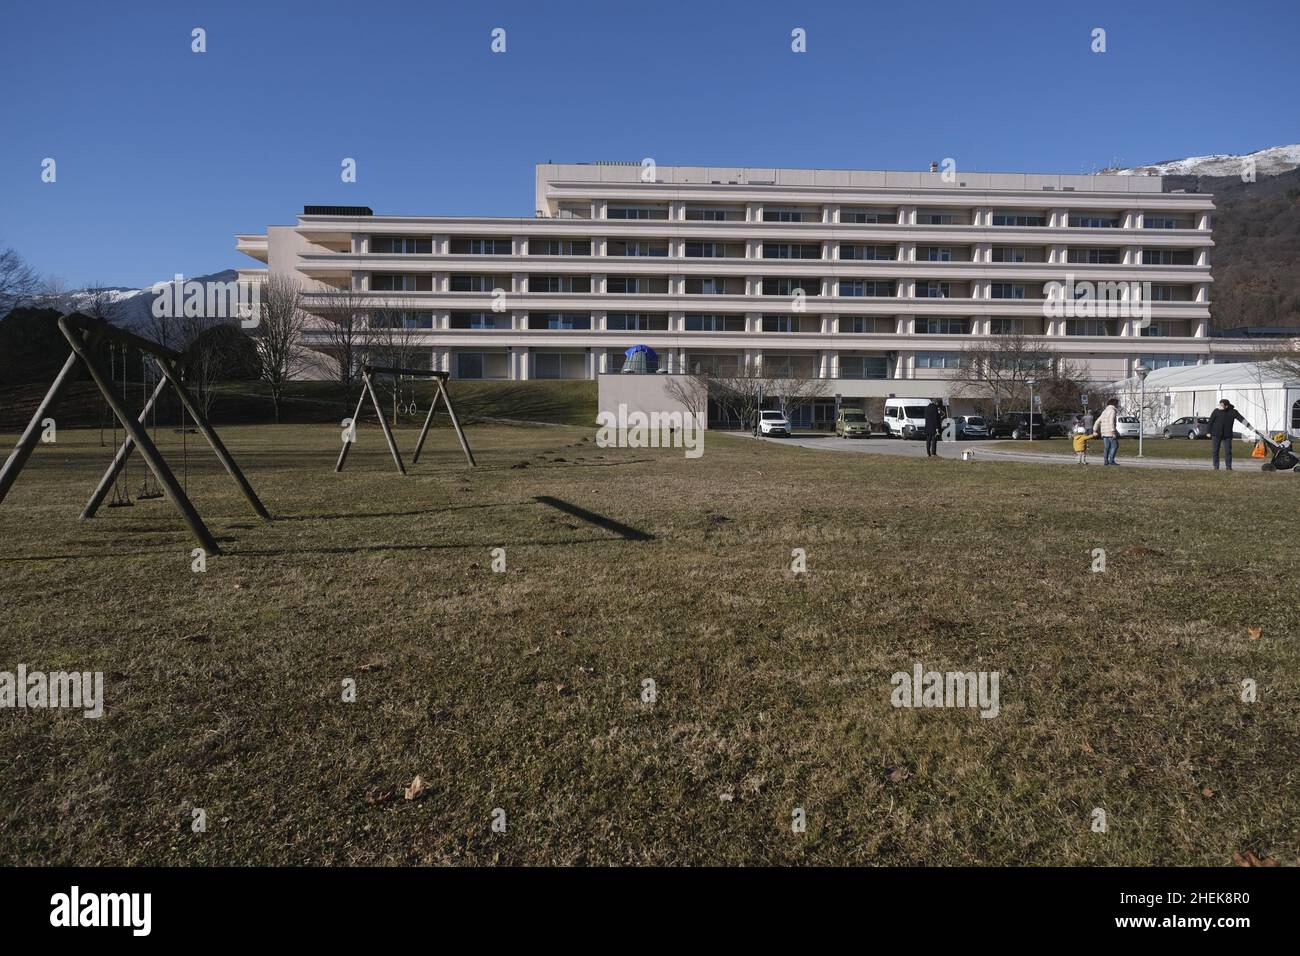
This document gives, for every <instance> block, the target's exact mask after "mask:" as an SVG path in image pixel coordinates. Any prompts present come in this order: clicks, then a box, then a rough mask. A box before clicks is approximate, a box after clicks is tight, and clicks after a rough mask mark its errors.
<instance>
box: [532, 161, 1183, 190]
mask: <svg viewBox="0 0 1300 956" xmlns="http://www.w3.org/2000/svg"><path fill="white" fill-rule="evenodd" d="M642 170H643V165H642V163H641V162H620V163H538V164H537V178H538V180H539V181H540V182H554V183H610V184H614V183H628V184H634V183H642V182H645V183H647V184H649V183H650V182H651V181H650V180H643V179H642ZM653 182H654V183H658V184H661V185H688V184H698V185H716V186H814V187H824V188H830V189H834V188H845V189H873V188H874V189H889V188H903V189H961V188H966V189H974V190H981V189H987V190H1002V189H1006V190H1022V189H1023V190H1032V191H1042V192H1052V191H1062V192H1114V193H1159V192H1163V187H1164V180H1163V179H1162V178H1161V177H1160V176H1102V175H1096V176H1081V175H1071V174H1067V173H994V172H967V171H964V170H962V169H961V168H960V167H957V168H956V169H955V170H953V172H952V173H951V174H950V175H947V176H946V175H945V173H944V172H942V170H941V171H940V172H934V173H932V172H929V171H928V168H927V169H926V170H925V171H908V170H870V169H816V168H809V169H794V168H782V167H773V166H659V165H656V166H655V167H654V179H653Z"/></svg>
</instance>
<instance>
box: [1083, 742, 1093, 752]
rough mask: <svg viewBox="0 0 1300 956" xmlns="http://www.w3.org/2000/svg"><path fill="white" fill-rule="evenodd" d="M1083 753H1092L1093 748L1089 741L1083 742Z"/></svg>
mask: <svg viewBox="0 0 1300 956" xmlns="http://www.w3.org/2000/svg"><path fill="white" fill-rule="evenodd" d="M1083 752H1084V753H1086V754H1090V753H1092V748H1091V747H1090V746H1088V741H1086V740H1085V741H1084V742H1083Z"/></svg>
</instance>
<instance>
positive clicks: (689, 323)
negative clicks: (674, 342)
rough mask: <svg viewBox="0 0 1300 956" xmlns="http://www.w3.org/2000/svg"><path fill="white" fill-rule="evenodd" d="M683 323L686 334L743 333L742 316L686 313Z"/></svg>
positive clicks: (743, 318) (743, 323) (743, 319)
mask: <svg viewBox="0 0 1300 956" xmlns="http://www.w3.org/2000/svg"><path fill="white" fill-rule="evenodd" d="M685 321H686V331H687V332H743V331H745V317H744V316H743V315H709V314H700V313H694V312H688V313H686V320H685Z"/></svg>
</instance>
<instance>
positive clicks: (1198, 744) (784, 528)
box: [0, 425, 1300, 865]
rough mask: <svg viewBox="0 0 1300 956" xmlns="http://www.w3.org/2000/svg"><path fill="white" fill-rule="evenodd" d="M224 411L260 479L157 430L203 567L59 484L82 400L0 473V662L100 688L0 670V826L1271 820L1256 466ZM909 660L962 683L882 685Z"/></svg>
mask: <svg viewBox="0 0 1300 956" xmlns="http://www.w3.org/2000/svg"><path fill="white" fill-rule="evenodd" d="M223 435H224V437H225V439H226V441H227V444H228V445H229V446H230V448H231V450H232V452H233V453H234V454H235V455H236V457H237V458H238V459H239V461H240V462H241V464H243V465H244V467H245V469H246V471H247V472H248V474H249V477H250V479H251V480H252V482H253V484H254V486H255V487H256V488H257V490H258V491H259V493H260V494H261V496H262V498H263V500H264V501H265V502H266V503H267V505H268V507H269V508H270V509H271V511H272V512H273V514H274V515H275V516H276V520H275V521H274V523H272V524H269V525H266V524H262V523H261V522H259V521H258V520H257V519H256V518H254V517H253V516H252V514H251V512H250V511H249V510H248V509H247V508H246V507H245V506H244V502H243V501H242V499H241V498H239V497H238V495H237V493H236V492H235V490H234V488H233V486H232V485H231V484H230V483H229V482H228V480H227V479H226V477H225V475H224V473H222V472H221V471H220V469H219V467H218V466H217V464H216V462H215V460H214V459H212V458H211V456H210V455H207V454H203V453H202V450H200V449H197V448H196V442H195V441H194V440H193V439H191V442H190V455H189V464H190V467H189V476H188V480H189V486H190V490H191V492H192V495H193V497H194V499H195V501H196V503H197V504H198V506H199V509H200V511H201V512H202V513H203V514H204V515H205V517H206V518H207V519H208V521H209V524H210V527H211V528H212V530H213V532H214V534H216V535H217V536H218V538H219V540H220V541H221V544H222V548H223V550H224V552H225V553H224V554H222V555H220V556H216V557H213V558H211V559H210V560H209V562H208V566H207V570H206V572H204V573H194V572H192V571H191V557H190V549H191V547H193V545H192V543H191V541H190V539H189V537H188V536H187V534H186V533H185V530H184V527H183V525H182V524H181V522H180V520H179V518H178V517H177V516H176V514H175V512H174V511H173V510H172V509H171V507H170V505H169V504H168V503H167V502H165V501H153V502H139V503H137V504H136V505H135V506H134V507H132V508H122V509H114V510H112V511H108V510H105V511H103V512H101V514H100V516H99V517H98V518H96V519H94V520H93V521H90V522H85V523H81V522H78V521H77V518H76V516H77V513H78V511H79V510H80V507H81V504H82V503H83V502H84V500H85V498H86V497H87V496H88V494H89V492H90V490H91V488H92V487H93V485H94V483H95V481H96V479H97V476H98V474H99V473H100V472H101V471H102V470H103V468H104V466H105V464H106V462H107V458H108V450H107V449H102V448H100V447H99V441H98V432H97V431H67V432H62V431H61V432H60V434H59V441H58V444H57V445H53V446H41V447H40V448H38V450H37V452H36V454H35V456H34V457H33V459H32V463H31V464H30V466H29V467H28V470H27V471H26V472H25V473H24V474H23V476H22V478H21V479H20V481H19V483H18V485H17V486H16V487H15V489H14V491H13V492H12V494H11V495H10V497H9V498H8V500H6V501H5V502H4V503H3V505H0V614H2V618H0V621H2V623H0V670H9V671H12V670H14V669H15V668H16V666H17V665H18V664H19V663H23V664H26V665H27V667H28V668H31V669H43V670H47V671H49V670H58V669H76V670H82V671H103V672H104V679H105V713H104V716H103V717H102V718H101V719H98V720H90V719H84V718H83V717H82V716H81V715H80V714H79V713H75V712H67V711H63V712H52V711H48V710H47V711H37V710H26V711H19V710H4V711H0V775H2V777H3V780H4V782H5V785H4V787H3V788H0V862H2V863H6V864H36V863H59V864H111V863H127V864H140V863H153V864H210V865H221V864H243V863H254V864H272V863H280V864H362V863H366V864H406V863H435V864H494V863H499V864H578V863H587V864H606V863H617V864H637V863H657V864H682V863H695V864H703V863H714V864H735V863H778V864H779V863H818V864H879V865H894V864H995V865H996V864H1014V863H1026V864H1134V865H1145V864H1176V865H1178V864H1211V865H1218V864H1230V863H1231V862H1232V859H1233V854H1234V853H1244V852H1245V851H1250V852H1252V853H1254V854H1256V855H1257V856H1259V857H1260V858H1261V859H1266V860H1276V861H1278V862H1279V863H1281V864H1284V865H1286V864H1295V863H1297V861H1298V854H1300V841H1298V838H1297V829H1296V820H1297V819H1300V705H1298V703H1297V701H1298V692H1300V645H1298V643H1297V618H1298V615H1297V610H1296V603H1297V602H1296V597H1297V592H1296V584H1297V565H1298V564H1300V561H1298V559H1297V555H1296V547H1295V530H1296V521H1295V515H1296V496H1297V492H1298V491H1300V480H1297V479H1295V478H1294V476H1266V475H1262V474H1259V473H1258V472H1256V471H1254V469H1252V470H1251V472H1253V473H1242V474H1240V475H1237V476H1234V477H1233V478H1232V480H1230V481H1225V480H1223V476H1220V475H1214V474H1211V473H1199V472H1197V473H1192V472H1173V471H1163V470H1146V469H1128V470H1125V469H1105V470H1103V469H1101V468H1099V467H1098V468H1091V469H1070V468H1062V467H1054V466H1050V465H1038V464H1032V463H1025V464H1020V463H1003V462H974V463H961V462H949V461H940V462H929V461H924V460H910V459H901V458H895V457H893V456H876V455H836V454H828V453H824V452H817V451H810V450H806V449H798V448H791V447H782V446H781V445H780V444H779V443H773V442H756V441H752V440H739V439H734V438H729V437H726V436H722V435H716V436H715V435H713V434H710V435H709V437H708V441H707V444H706V450H705V454H704V456H703V457H702V458H700V459H699V460H696V461H687V460H685V459H684V458H683V456H682V455H681V453H680V452H673V451H667V450H637V449H601V448H597V447H596V446H595V443H594V438H593V435H594V432H593V430H592V429H590V428H579V427H569V426H551V427H541V426H538V427H509V426H504V425H476V426H472V427H471V429H470V438H471V441H472V442H473V444H474V447H475V451H476V454H477V456H478V461H479V467H478V468H476V469H470V468H469V467H468V466H466V464H465V463H464V461H463V460H462V459H461V457H460V453H459V450H458V449H457V448H456V445H455V442H454V439H453V437H452V435H451V434H450V432H449V431H448V430H447V429H445V428H443V429H439V430H437V431H436V432H435V434H434V435H433V437H432V438H431V439H430V446H429V448H430V452H429V453H427V460H424V461H422V462H421V463H420V465H419V466H417V467H415V468H413V469H412V475H411V477H409V478H407V479H402V478H399V477H398V476H397V475H395V474H394V472H393V469H392V465H391V462H390V461H389V460H388V459H387V454H386V452H385V450H384V447H383V442H382V438H381V437H380V434H379V432H378V430H377V429H376V428H374V427H373V426H365V427H363V430H362V432H361V435H360V439H361V442H360V444H359V445H358V446H357V448H356V450H355V451H354V453H353V455H352V458H351V460H350V461H349V464H348V468H347V470H346V471H345V472H344V473H343V474H342V475H335V474H333V473H332V463H333V459H334V456H335V455H336V453H337V450H338V447H339V440H340V436H339V430H338V428H336V427H334V426H331V425H286V426H278V427H273V426H243V427H231V428H228V429H224V430H223ZM13 437H14V436H13V435H6V436H3V441H4V445H3V447H4V448H5V449H6V450H7V448H8V447H10V446H11V445H12V441H13ZM413 440H414V430H413V429H410V428H406V429H403V430H402V431H401V433H400V441H401V443H402V447H403V448H404V449H409V448H410V447H411V445H412V444H413ZM177 441H178V439H177V437H176V436H175V435H174V434H170V433H168V434H166V435H165V436H164V442H165V446H166V447H165V451H166V452H167V453H168V454H169V455H174V454H175V453H176V452H177V451H178V449H177ZM132 475H133V479H132V480H133V482H136V483H138V481H139V478H140V477H141V475H142V472H141V471H140V466H139V464H138V462H137V463H134V468H133V471H132ZM494 548H504V549H505V560H506V570H505V572H504V573H497V572H495V571H494V570H493V567H492V564H493V555H492V549H494ZM796 548H802V549H804V550H805V552H806V555H807V571H806V573H794V572H792V570H791V558H792V550H793V549H796ZM1098 548H1100V549H1104V550H1105V553H1106V570H1105V572H1104V573H1093V572H1092V570H1091V566H1092V563H1093V551H1094V549H1098ZM1252 629H1258V631H1255V630H1252ZM916 662H921V663H922V664H923V666H924V667H925V668H926V669H936V670H943V671H947V670H962V671H996V672H998V673H999V675H1000V709H999V713H998V716H997V717H996V718H992V719H981V717H980V715H979V713H978V712H976V711H974V710H970V709H901V708H900V709H896V708H894V707H893V706H891V689H892V688H891V683H890V676H891V674H893V673H894V672H896V671H907V672H910V671H911V670H912V668H913V665H914V664H915V663H916ZM349 679H350V680H354V681H355V682H356V688H357V692H356V701H355V702H353V703H347V702H344V700H343V699H342V697H343V691H342V687H343V682H344V681H345V680H349ZM1246 679H1251V680H1254V681H1255V682H1256V683H1257V686H1258V700H1257V701H1256V702H1255V703H1244V702H1243V701H1242V699H1241V693H1242V690H1241V685H1242V681H1243V680H1246ZM646 680H653V681H654V686H655V688H656V691H657V698H656V699H655V701H654V702H653V703H652V704H651V703H646V702H644V701H643V699H642V691H643V687H644V686H645V685H644V683H643V682H644V681H646ZM417 776H419V777H420V778H421V779H422V781H423V782H424V784H425V789H424V790H423V792H422V793H420V794H419V795H418V797H417V798H416V799H411V800H408V799H406V795H405V789H406V788H407V786H408V785H409V784H410V783H411V781H412V780H413V779H414V778H415V777H417ZM195 808H202V809H203V810H204V812H205V815H206V821H207V826H206V831H205V832H201V833H196V832H193V829H192V826H191V820H192V811H193V810H194V809H195ZM495 808H502V809H503V810H504V811H505V819H506V830H505V832H504V833H501V832H494V831H493V829H492V826H491V824H492V821H493V811H494V809H495ZM797 808H801V809H802V810H803V811H804V813H805V815H806V821H807V828H806V831H805V832H801V833H796V832H794V831H793V828H792V825H791V821H792V814H793V813H794V811H795V810H796V809H797ZM1096 808H1100V809H1103V810H1104V811H1105V813H1106V816H1107V829H1106V832H1104V833H1099V832H1093V830H1092V828H1091V823H1092V820H1093V811H1094V809H1096Z"/></svg>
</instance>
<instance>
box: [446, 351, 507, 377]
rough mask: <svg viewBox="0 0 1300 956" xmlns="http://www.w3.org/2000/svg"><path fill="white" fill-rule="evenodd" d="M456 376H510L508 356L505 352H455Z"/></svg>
mask: <svg viewBox="0 0 1300 956" xmlns="http://www.w3.org/2000/svg"><path fill="white" fill-rule="evenodd" d="M456 377H457V378H490V379H501V378H509V377H510V356H509V355H507V354H506V353H505V352H457V353H456Z"/></svg>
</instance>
